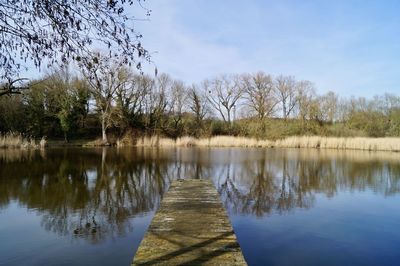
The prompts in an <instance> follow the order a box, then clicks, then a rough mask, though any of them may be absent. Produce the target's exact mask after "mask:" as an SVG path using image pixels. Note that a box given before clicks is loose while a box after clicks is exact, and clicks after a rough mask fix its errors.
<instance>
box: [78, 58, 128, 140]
mask: <svg viewBox="0 0 400 266" xmlns="http://www.w3.org/2000/svg"><path fill="white" fill-rule="evenodd" d="M98 58H99V60H98V61H97V64H86V65H85V67H83V68H82V74H83V75H84V76H85V78H86V79H87V81H88V84H89V87H90V91H91V93H92V95H93V97H94V99H95V100H96V106H97V108H98V110H99V112H100V122H101V133H102V140H103V142H104V143H107V132H106V131H107V128H108V127H109V126H110V125H111V119H110V118H111V111H112V103H113V100H114V97H115V96H116V92H117V91H118V90H119V89H120V87H121V86H123V85H124V84H125V83H126V81H127V79H126V78H124V77H123V75H126V72H125V71H124V69H123V68H122V65H121V64H119V62H116V61H115V60H112V59H110V58H108V57H102V56H101V55H99V56H98Z"/></svg>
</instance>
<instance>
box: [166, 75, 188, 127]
mask: <svg viewBox="0 0 400 266" xmlns="http://www.w3.org/2000/svg"><path fill="white" fill-rule="evenodd" d="M187 97H188V94H187V89H186V86H185V84H184V83H183V82H182V81H180V80H175V81H173V82H172V87H171V95H170V98H171V99H170V112H171V113H172V119H173V121H174V129H175V131H176V133H177V134H180V132H178V131H180V129H179V128H180V126H181V123H182V118H183V112H184V107H185V102H186V99H187Z"/></svg>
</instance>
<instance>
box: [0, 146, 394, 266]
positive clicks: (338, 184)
mask: <svg viewBox="0 0 400 266" xmlns="http://www.w3.org/2000/svg"><path fill="white" fill-rule="evenodd" d="M178 178H182V179H184V178H201V179H211V180H212V181H213V183H214V184H215V186H216V188H217V190H218V192H219V194H220V196H221V200H222V202H223V204H224V206H225V208H226V210H227V212H228V214H229V218H230V220H231V222H232V226H233V228H234V230H235V233H236V235H237V238H238V241H239V244H240V245H241V248H242V251H243V254H244V256H245V258H246V260H247V262H248V263H249V265H399V264H400V249H399V247H400V154H399V153H383V152H382V153H377V152H365V151H364V152H363V151H333V150H316V149H315V150H307V149H255V148H254V149H250V148H248V149H244V148H211V149H207V148H171V149H151V148H126V149H125V148H124V149H117V148H98V149H91V148H87V149H82V148H68V149H47V150H42V151H39V150H38V151H16V150H0V265H129V264H130V262H131V260H132V258H133V256H134V254H135V251H136V249H137V248H138V246H139V244H140V241H141V239H142V238H143V236H144V234H145V232H146V229H147V227H148V226H149V224H150V222H151V219H152V217H153V215H154V213H155V211H156V210H157V208H158V206H159V204H160V201H161V200H162V195H163V194H164V193H165V192H166V191H167V190H168V187H169V184H170V183H171V181H172V180H174V179H178Z"/></svg>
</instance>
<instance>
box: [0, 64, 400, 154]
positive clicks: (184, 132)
mask: <svg viewBox="0 0 400 266" xmlns="http://www.w3.org/2000/svg"><path fill="white" fill-rule="evenodd" d="M97 66H99V67H98V68H96V69H93V67H89V66H88V67H87V69H86V70H85V71H82V72H81V73H80V74H77V73H75V74H73V73H72V72H71V71H68V69H57V70H53V71H52V72H50V73H48V74H46V75H44V76H43V77H42V78H41V79H38V80H35V81H32V85H31V86H30V89H28V90H24V91H22V92H21V94H13V95H8V96H3V97H0V132H2V133H3V136H4V134H6V133H7V132H19V133H20V134H22V135H23V136H32V137H33V138H35V139H37V140H38V139H40V138H42V137H43V136H46V137H47V138H48V139H51V140H62V141H64V142H69V141H71V140H72V141H74V140H77V139H79V140H82V139H83V140H87V142H88V143H90V144H92V145H102V144H117V145H120V146H124V145H139V146H140V145H142V146H160V143H161V142H163V143H164V142H165V143H166V142H168V143H169V144H168V145H178V146H192V145H193V146H251V147H253V146H263V147H264V146H275V147H319V148H355V149H365V150H400V149H399V147H397V146H396V145H397V144H396V143H398V142H399V141H398V140H397V139H394V138H395V137H400V97H399V96H396V95H392V94H383V95H378V96H375V97H374V98H372V99H366V98H363V97H359V98H356V97H350V98H343V97H340V96H339V95H337V94H335V93H334V92H327V93H324V94H318V93H317V92H316V89H315V87H314V85H313V84H312V83H311V82H309V81H299V80H296V79H295V78H294V77H292V76H283V75H281V76H271V75H269V74H266V73H263V72H258V73H253V74H240V75H222V76H217V77H214V78H212V79H207V80H204V81H203V82H200V83H199V84H191V85H188V84H185V83H184V82H183V81H180V80H175V79H173V78H172V77H170V76H169V75H167V74H159V75H157V76H149V75H142V74H138V73H136V72H134V71H133V70H131V69H129V68H127V67H125V66H124V65H122V64H117V63H116V62H113V61H112V60H110V59H104V60H103V61H101V63H100V62H99V63H98V64H97ZM152 136H153V137H152ZM221 136H225V137H221ZM226 136H231V137H226ZM296 136H305V137H296ZM307 136H319V137H307ZM233 137H236V138H233ZM333 137H335V138H333ZM368 137H371V138H376V139H367V138H368ZM352 138H354V139H352ZM3 139H4V137H3ZM94 139H98V140H97V141H93V140H94ZM167 139H168V140H167ZM89 140H90V141H91V142H89ZM18 141H19V140H18ZM3 143H6V141H4V140H3ZM10 143H14V142H13V141H12V140H10ZM18 145H19V144H18ZM18 145H17V146H18ZM3 146H6V145H5V144H3ZM10 146H15V145H14V144H10ZM161 146H162V145H161Z"/></svg>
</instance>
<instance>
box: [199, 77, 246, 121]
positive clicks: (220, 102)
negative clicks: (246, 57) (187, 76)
mask: <svg viewBox="0 0 400 266" xmlns="http://www.w3.org/2000/svg"><path fill="white" fill-rule="evenodd" d="M203 86H204V88H205V90H206V92H207V93H206V95H207V100H208V102H209V103H210V104H211V106H212V107H213V108H214V109H215V110H216V111H217V112H218V113H219V114H220V115H221V117H222V119H223V120H224V121H225V122H228V123H231V122H232V116H233V112H234V110H235V108H236V105H237V103H238V101H239V99H240V97H241V96H242V93H243V91H242V88H241V87H240V86H239V78H238V77H237V76H227V75H223V76H220V77H218V78H215V79H213V80H212V81H204V82H203Z"/></svg>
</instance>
